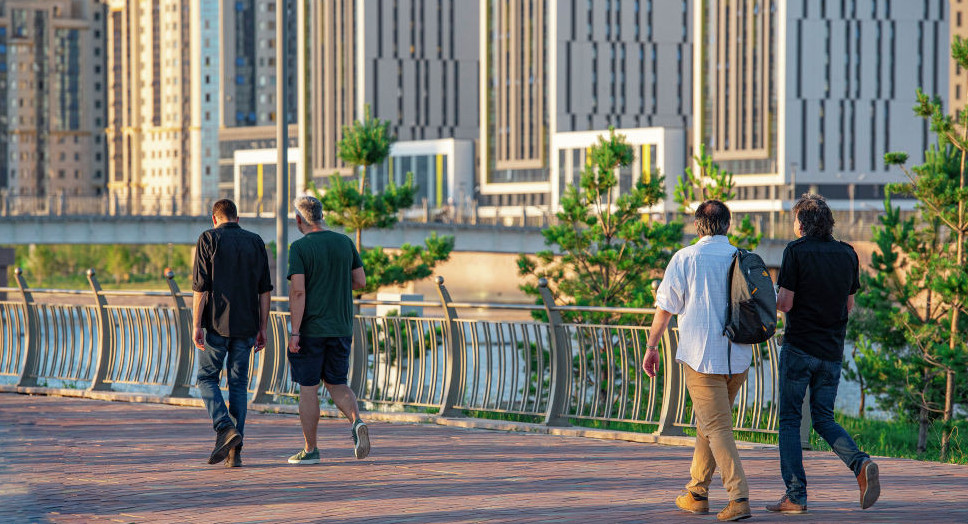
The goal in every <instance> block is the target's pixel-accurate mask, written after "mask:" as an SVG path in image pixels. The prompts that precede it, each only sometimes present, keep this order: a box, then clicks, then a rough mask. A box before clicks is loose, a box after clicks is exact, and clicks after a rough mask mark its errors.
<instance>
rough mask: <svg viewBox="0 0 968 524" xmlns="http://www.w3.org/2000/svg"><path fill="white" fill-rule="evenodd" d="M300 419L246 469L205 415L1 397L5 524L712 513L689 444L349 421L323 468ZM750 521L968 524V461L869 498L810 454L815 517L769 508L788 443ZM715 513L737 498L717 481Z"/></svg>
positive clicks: (333, 439)
mask: <svg viewBox="0 0 968 524" xmlns="http://www.w3.org/2000/svg"><path fill="white" fill-rule="evenodd" d="M298 424H299V423H298V419H297V418H296V417H295V416H291V415H278V414H262V413H252V412H250V413H249V418H248V421H247V423H246V433H247V434H248V436H247V438H246V442H245V448H244V453H243V458H244V461H245V466H244V467H243V468H239V469H226V468H224V467H222V466H221V465H218V466H210V465H208V464H206V459H207V457H208V453H209V451H210V449H211V445H212V443H213V441H214V433H213V432H212V430H211V425H210V423H209V422H208V419H207V415H206V413H205V412H204V411H203V410H200V409H197V408H186V407H176V406H164V405H155V404H136V403H125V402H104V401H97V400H86V399H69V398H58V397H41V396H25V395H16V394H0V521H3V522H18V523H19V522H54V523H60V522H234V523H242V522H290V523H291V522H348V523H363V522H687V523H688V522H696V523H702V522H714V521H715V520H716V519H715V516H714V515H712V514H710V515H702V516H694V515H690V514H686V513H681V512H679V511H677V510H676V508H675V506H674V504H673V499H674V497H675V495H676V494H677V493H678V491H679V490H680V489H681V487H682V485H683V484H684V483H685V481H686V477H687V472H688V468H689V461H690V457H691V449H689V448H683V447H672V446H661V445H655V444H642V443H632V442H620V441H602V440H595V439H586V438H575V437H559V436H551V435H535V434H521V433H508V432H500V431H487V430H469V429H460V428H451V427H441V426H435V425H408V424H389V423H382V422H374V423H371V424H370V427H371V430H370V434H371V436H372V443H373V453H372V455H371V457H370V458H367V459H365V460H362V461H358V460H356V459H355V458H353V452H352V445H351V444H352V442H351V439H350V435H349V425H348V424H347V423H346V422H345V421H344V420H334V419H324V420H322V421H321V423H320V449H321V450H322V456H323V459H324V463H323V464H321V465H319V466H292V465H289V464H287V463H286V458H287V457H288V456H289V455H290V454H292V453H294V452H296V451H297V450H298V448H299V446H300V445H301V442H302V441H301V437H300V432H299V426H298ZM741 454H742V456H743V463H744V466H745V468H746V471H747V474H748V476H749V482H750V487H751V500H752V502H753V508H754V514H753V517H754V519H753V520H752V521H748V522H784V523H797V524H799V523H806V522H920V523H925V522H968V503H966V501H968V467H964V466H953V465H945V464H935V463H923V462H917V461H912V460H901V459H880V460H879V461H878V462H879V463H880V465H881V476H882V483H883V485H884V492H883V494H882V496H881V499H880V501H879V502H878V503H877V505H875V506H874V507H873V508H871V509H869V510H866V511H862V510H861V509H860V508H859V507H858V501H857V498H858V497H857V486H856V482H855V481H854V479H853V478H852V476H851V474H850V472H849V471H848V470H847V468H846V467H844V465H843V464H841V463H840V462H839V461H838V460H837V459H836V457H834V456H833V455H832V454H830V453H821V452H808V453H807V454H806V456H807V458H806V465H807V474H808V478H809V481H810V483H811V484H810V495H811V498H810V504H809V507H810V512H809V513H808V514H806V515H800V516H792V515H791V516H777V515H772V514H769V513H767V512H766V511H765V510H764V509H763V506H764V504H766V503H767V502H772V501H774V500H775V499H776V498H778V497H779V496H780V495H781V493H782V491H781V487H780V486H781V483H780V479H779V462H778V458H777V452H776V450H744V451H741ZM711 501H712V506H713V507H714V508H715V509H718V508H720V507H722V506H723V505H724V504H725V492H724V491H723V489H722V486H721V484H720V482H719V479H718V476H717V478H716V480H715V481H714V486H713V490H712V492H711Z"/></svg>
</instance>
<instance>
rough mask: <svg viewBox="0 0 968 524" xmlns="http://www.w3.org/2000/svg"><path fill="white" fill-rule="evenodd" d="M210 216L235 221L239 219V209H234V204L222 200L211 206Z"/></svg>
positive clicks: (224, 199) (227, 200)
mask: <svg viewBox="0 0 968 524" xmlns="http://www.w3.org/2000/svg"><path fill="white" fill-rule="evenodd" d="M212 216H216V217H219V218H223V219H225V220H235V219H237V218H239V208H237V207H235V202H232V201H231V200H229V199H227V198H223V199H222V200H219V201H218V202H216V203H215V204H214V205H212Z"/></svg>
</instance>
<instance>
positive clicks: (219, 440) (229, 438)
mask: <svg viewBox="0 0 968 524" xmlns="http://www.w3.org/2000/svg"><path fill="white" fill-rule="evenodd" d="M241 443H242V435H241V434H240V433H239V431H238V430H237V429H235V426H229V427H227V428H223V429H220V430H218V434H217V435H216V436H215V449H214V450H212V456H210V457H208V463H209V464H218V463H219V462H222V461H223V460H225V457H227V456H228V455H229V451H231V450H232V449H233V448H234V447H235V446H238V445H239V444H241Z"/></svg>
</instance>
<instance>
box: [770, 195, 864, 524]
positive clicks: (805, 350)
mask: <svg viewBox="0 0 968 524" xmlns="http://www.w3.org/2000/svg"><path fill="white" fill-rule="evenodd" d="M793 217H794V218H793V230H794V233H795V234H796V235H797V237H798V238H797V240H794V241H793V242H790V244H788V245H787V247H786V249H785V250H784V251H783V262H782V263H781V265H780V275H779V277H778V278H777V285H778V286H779V294H778V295H777V301H776V307H777V309H779V310H780V311H782V312H784V313H786V320H787V325H786V332H785V333H784V336H783V348H782V351H781V353H780V368H779V376H778V382H779V388H780V473H781V475H782V476H783V482H784V484H786V494H785V495H784V496H783V497H782V498H781V499H780V500H779V502H777V503H776V504H771V505H769V506H767V507H766V509H768V510H769V511H776V512H781V513H803V512H805V511H806V510H807V478H806V473H805V472H804V471H803V450H802V448H801V443H800V422H801V420H802V419H801V413H800V412H801V408H802V406H803V398H804V395H805V394H806V392H807V386H809V387H810V415H811V417H812V418H813V428H814V429H815V430H816V431H817V433H818V434H819V435H820V436H821V437H822V438H823V439H824V440H826V441H827V443H828V444H830V447H831V449H833V451H834V453H836V454H837V456H838V457H840V459H841V460H842V461H844V464H846V465H847V466H848V467H849V468H850V469H851V470H852V471H853V472H854V475H855V476H856V477H857V484H858V486H859V487H860V506H861V508H863V509H867V508H869V507H870V506H872V505H873V504H874V502H875V501H877V497H878V496H879V495H880V492H881V488H880V481H879V477H878V470H877V464H875V463H874V461H873V460H871V457H870V455H868V454H867V453H864V452H863V451H861V450H860V449H858V448H857V444H856V443H854V440H853V439H852V438H850V435H848V434H847V432H846V431H844V428H842V427H840V425H839V424H837V422H836V421H835V420H834V400H835V399H836V398H837V386H838V384H839V383H840V373H841V361H842V360H843V356H844V336H845V335H846V332H847V315H848V314H849V313H850V310H851V309H853V307H854V294H855V293H856V292H857V290H858V288H859V287H860V284H859V281H858V271H859V267H858V266H859V262H858V260H857V253H855V252H854V248H853V247H851V246H850V244H847V243H845V242H838V241H836V240H834V237H833V235H832V233H833V227H834V217H833V213H831V212H830V208H829V207H828V206H827V202H826V201H825V200H824V199H823V197H821V196H819V195H810V194H805V195H803V196H802V197H800V200H799V201H797V203H796V205H794V206H793Z"/></svg>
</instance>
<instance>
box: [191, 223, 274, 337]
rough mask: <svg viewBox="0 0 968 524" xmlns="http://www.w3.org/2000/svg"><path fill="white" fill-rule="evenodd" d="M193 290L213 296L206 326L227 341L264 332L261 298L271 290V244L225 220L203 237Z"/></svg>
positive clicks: (204, 321)
mask: <svg viewBox="0 0 968 524" xmlns="http://www.w3.org/2000/svg"><path fill="white" fill-rule="evenodd" d="M192 290H193V291H198V292H208V300H207V301H206V302H205V310H204V311H203V312H202V327H204V328H205V329H208V330H211V331H214V332H215V333H218V334H219V335H222V336H223V337H252V336H255V335H256V333H258V332H259V322H260V318H259V315H260V313H259V295H260V294H262V293H265V292H268V291H272V282H271V281H270V278H269V258H268V256H267V255H266V245H265V242H263V241H262V238H261V237H260V236H259V235H256V234H255V233H252V232H250V231H246V230H244V229H242V228H241V227H239V224H238V223H237V222H225V223H222V224H219V226H218V227H216V228H215V229H209V230H208V231H206V232H204V233H202V234H201V235H200V236H199V237H198V243H197V244H196V246H195V264H194V269H193V271H192Z"/></svg>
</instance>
